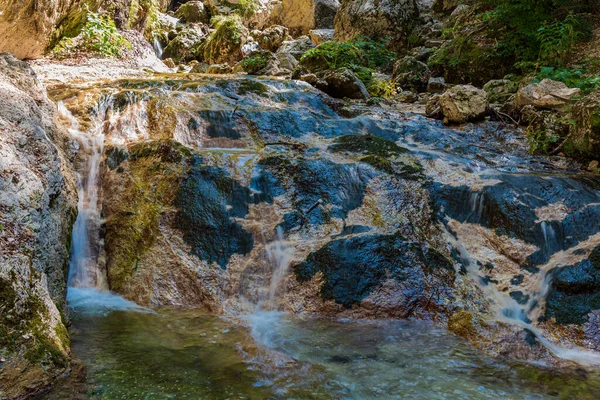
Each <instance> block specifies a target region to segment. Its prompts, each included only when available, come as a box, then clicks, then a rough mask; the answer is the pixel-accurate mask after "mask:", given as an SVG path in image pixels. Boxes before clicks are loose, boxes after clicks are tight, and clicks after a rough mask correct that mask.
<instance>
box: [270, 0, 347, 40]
mask: <svg viewBox="0 0 600 400" xmlns="http://www.w3.org/2000/svg"><path fill="white" fill-rule="evenodd" d="M339 7H340V3H339V1H338V0H283V1H282V2H281V10H280V12H279V15H278V16H277V17H276V20H277V21H278V23H280V24H281V25H284V26H286V27H288V28H289V29H290V30H291V32H292V33H294V34H296V35H297V34H304V35H306V34H308V33H309V31H311V30H312V29H331V28H333V21H334V18H335V15H336V13H337V11H338V8H339Z"/></svg>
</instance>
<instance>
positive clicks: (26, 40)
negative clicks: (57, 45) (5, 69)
mask: <svg viewBox="0 0 600 400" xmlns="http://www.w3.org/2000/svg"><path fill="white" fill-rule="evenodd" d="M71 3H72V0H24V1H23V0H0V52H2V51H6V52H10V53H13V54H15V55H16V56H17V57H18V58H21V59H24V58H38V57H41V56H42V55H43V54H44V51H45V50H46V47H47V46H48V44H49V40H50V36H51V34H52V30H53V29H54V27H55V24H56V23H57V22H58V21H59V20H60V19H61V18H62V17H63V16H64V15H65V14H66V13H67V11H68V9H69V7H70V5H71Z"/></svg>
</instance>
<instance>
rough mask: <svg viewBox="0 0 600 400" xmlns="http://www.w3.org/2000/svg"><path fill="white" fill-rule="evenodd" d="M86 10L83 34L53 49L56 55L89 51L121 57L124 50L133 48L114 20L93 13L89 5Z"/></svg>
mask: <svg viewBox="0 0 600 400" xmlns="http://www.w3.org/2000/svg"><path fill="white" fill-rule="evenodd" d="M84 9H85V12H86V15H87V17H86V22H85V24H84V25H83V27H82V28H81V33H80V34H79V36H77V37H75V38H63V39H62V40H61V41H60V42H59V43H58V44H57V45H56V47H55V48H54V49H53V53H54V54H55V55H59V56H61V55H66V54H68V53H70V52H72V51H78V50H87V51H90V52H93V53H97V54H101V55H104V56H109V57H120V56H121V55H122V51H123V49H124V48H131V44H130V43H129V42H128V41H127V39H125V37H123V35H121V33H120V32H119V30H118V29H117V27H116V26H115V23H114V21H113V20H111V19H110V18H108V17H103V16H101V15H100V14H98V13H95V12H93V11H91V10H90V9H89V7H88V5H87V4H85V5H84Z"/></svg>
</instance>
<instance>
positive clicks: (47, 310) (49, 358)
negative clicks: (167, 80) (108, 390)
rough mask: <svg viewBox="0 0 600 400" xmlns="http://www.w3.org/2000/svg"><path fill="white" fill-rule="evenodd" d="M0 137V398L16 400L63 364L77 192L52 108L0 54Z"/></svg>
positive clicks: (29, 77)
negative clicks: (69, 250)
mask: <svg viewBox="0 0 600 400" xmlns="http://www.w3.org/2000/svg"><path fill="white" fill-rule="evenodd" d="M0 132H2V134H0V210H1V211H0V293H1V296H0V332H2V335H3V337H2V339H1V341H0V342H1V344H0V353H1V355H2V357H3V358H5V359H6V362H2V363H0V398H23V397H27V395H31V394H32V393H34V392H36V391H38V390H40V389H42V388H44V387H45V386H47V385H48V384H50V383H51V382H52V381H53V379H54V378H55V377H56V376H58V375H60V374H61V373H62V372H63V371H64V370H65V368H66V367H67V366H68V363H69V358H70V355H69V337H68V333H67V330H66V327H65V322H66V321H63V317H62V316H61V313H60V311H64V310H65V296H66V286H67V270H68V261H69V252H68V246H67V243H68V242H69V240H70V236H71V227H72V225H73V222H74V221H75V217H76V213H77V211H76V210H77V194H76V186H75V178H74V176H73V174H72V173H71V172H69V171H70V167H69V164H68V162H67V161H66V156H65V154H64V150H63V148H62V146H64V145H65V143H66V141H67V138H68V137H67V133H66V131H65V130H63V129H62V128H60V127H59V126H58V125H57V123H56V108H55V106H54V104H53V103H51V102H50V101H49V100H48V98H47V96H46V91H45V89H44V88H43V87H42V86H41V85H40V84H39V82H38V81H37V79H36V76H35V73H34V72H33V70H32V69H31V68H30V67H29V65H28V64H27V63H25V62H21V61H18V60H17V59H16V58H15V57H14V56H13V55H10V54H7V53H2V54H0ZM5 332H7V333H9V334H8V335H6V334H5ZM24 371H26V373H24Z"/></svg>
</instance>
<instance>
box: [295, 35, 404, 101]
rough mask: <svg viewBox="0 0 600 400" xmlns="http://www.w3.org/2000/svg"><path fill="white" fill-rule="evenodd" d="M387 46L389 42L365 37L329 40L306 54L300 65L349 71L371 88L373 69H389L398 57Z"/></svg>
mask: <svg viewBox="0 0 600 400" xmlns="http://www.w3.org/2000/svg"><path fill="white" fill-rule="evenodd" d="M386 43H387V40H386V41H374V40H372V39H370V38H368V37H366V36H357V37H356V38H354V39H352V40H350V41H347V42H333V41H328V42H325V43H322V44H320V45H319V46H317V47H315V48H313V49H310V50H309V51H307V52H306V53H305V54H304V55H303V56H302V58H301V59H300V62H301V63H302V64H303V65H312V66H313V67H315V66H316V67H317V68H322V69H332V70H333V69H338V68H348V69H350V70H352V71H353V72H354V73H355V74H356V75H357V76H358V77H359V79H360V80H361V81H363V83H365V85H367V87H370V86H371V84H372V80H373V79H372V73H373V72H374V70H375V69H376V68H377V69H380V70H390V69H391V67H392V65H393V63H394V61H395V60H396V54H395V53H394V52H392V51H389V50H387V49H386ZM375 85H379V84H375ZM380 88H381V87H380ZM377 90H379V89H377Z"/></svg>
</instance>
